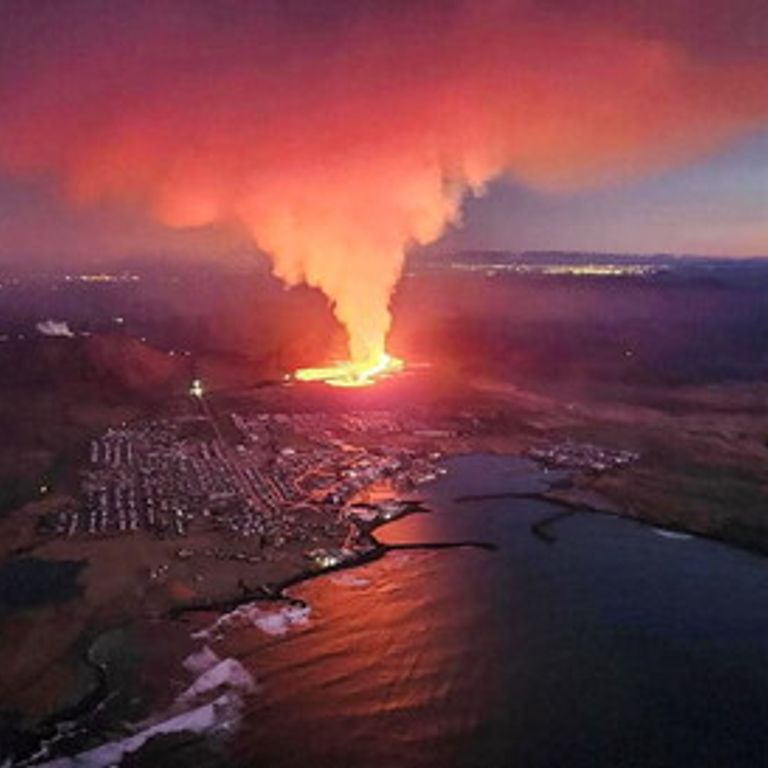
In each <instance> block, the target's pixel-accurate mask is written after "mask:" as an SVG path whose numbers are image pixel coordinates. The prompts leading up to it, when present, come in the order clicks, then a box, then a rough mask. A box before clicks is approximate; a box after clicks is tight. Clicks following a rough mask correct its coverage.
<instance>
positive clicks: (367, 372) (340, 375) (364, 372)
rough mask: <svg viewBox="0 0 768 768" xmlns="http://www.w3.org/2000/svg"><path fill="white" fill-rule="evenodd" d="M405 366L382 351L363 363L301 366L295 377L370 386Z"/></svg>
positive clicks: (301, 379) (343, 384)
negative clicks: (323, 366) (315, 366)
mask: <svg viewBox="0 0 768 768" xmlns="http://www.w3.org/2000/svg"><path fill="white" fill-rule="evenodd" d="M404 366H405V363H404V362H403V361H402V360H400V359H399V358H397V357H392V355H388V354H387V353H386V352H382V353H381V354H380V355H379V357H378V358H377V359H374V360H370V361H366V362H362V363H358V362H354V361H352V360H350V361H345V362H340V363H336V365H333V366H328V367H326V368H300V369H299V370H298V371H296V373H295V374H294V377H295V378H296V379H297V380H298V381H323V382H325V383H326V384H330V385H331V386H333V387H369V386H371V384H375V383H376V382H377V381H378V380H379V379H381V378H385V377H387V376H391V375H392V374H394V373H398V372H399V371H402V370H403V368H404Z"/></svg>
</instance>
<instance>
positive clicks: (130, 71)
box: [0, 0, 768, 360]
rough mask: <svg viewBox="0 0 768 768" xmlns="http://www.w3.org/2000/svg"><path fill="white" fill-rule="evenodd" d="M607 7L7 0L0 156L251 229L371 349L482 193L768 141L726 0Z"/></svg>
mask: <svg viewBox="0 0 768 768" xmlns="http://www.w3.org/2000/svg"><path fill="white" fill-rule="evenodd" d="M615 5H616V4H615V3H611V4H609V3H607V2H606V0H583V1H582V2H574V3H566V2H564V0H549V2H538V3H533V2H522V1H519V0H518V1H515V0H488V1H487V2H483V3H480V2H470V1H469V0H467V1H466V2H462V1H461V0H451V1H446V2H434V1H429V0H427V1H424V2H418V0H412V1H411V2H404V0H394V1H393V2H388V3H381V2H372V1H368V2H366V1H362V2H356V3H349V2H342V1H341V0H335V1H328V2H325V3H318V2H309V1H308V0H307V1H305V2H300V1H299V0H280V2H278V1H277V0H274V1H265V2H260V3H245V2H237V1H234V2H232V1H230V2H223V1H222V2H205V3H203V2H184V1H183V0H179V1H177V2H168V1H163V0H160V1H159V2H152V3H150V2H138V3H136V2H132V3H126V2H120V0H116V2H112V3H96V2H85V1H83V2H68V3H40V4H28V3H13V2H11V3H7V4H5V5H4V7H3V14H4V18H3V19H0V21H2V22H4V23H3V24H2V33H0V34H2V39H0V51H2V53H0V72H2V74H1V75H0V163H1V164H2V165H4V166H5V167H6V168H7V169H10V170H13V171H15V172H17V173H20V174H25V175H31V176H33V177H41V178H45V179H49V178H53V179H55V180H57V182H58V183H59V184H60V185H61V186H62V188H63V189H64V191H65V193H66V194H67V195H69V196H70V197H71V198H72V199H74V200H79V201H87V202H91V201H98V200H103V199H112V200H119V201H127V202H130V203H136V202H139V203H140V204H142V205H145V206H146V207H147V208H148V209H149V210H150V211H151V212H152V213H153V214H154V215H155V216H157V217H158V218H159V219H160V220H162V221H163V222H165V223H167V224H169V225H171V226H175V227H195V226H202V225H205V224H209V223H223V224H226V225H230V226H232V227H234V228H238V229H242V230H244V231H246V232H247V233H248V234H249V235H250V236H251V237H252V238H253V240H254V241H255V242H256V243H257V244H258V245H259V247H261V248H262V249H263V250H264V251H265V252H266V253H267V254H268V255H269V256H270V257H271V259H272V262H273V265H274V271H275V273H276V274H277V275H278V276H279V277H281V278H282V279H284V280H285V281H287V282H288V283H291V284H294V283H300V282H306V283H308V284H310V285H313V286H316V287H318V288H320V289H321V290H322V291H323V292H324V293H325V294H326V295H327V296H328V298H329V300H330V301H331V303H332V305H333V308H334V311H335V313H336V316H337V318H338V319H339V320H340V321H341V322H342V323H343V324H344V325H345V326H346V328H347V330H348V333H349V337H350V354H351V356H352V357H354V358H355V359H358V360H361V359H365V358H369V357H375V356H377V355H378V354H379V353H380V351H381V350H382V349H383V345H384V342H385V337H386V334H387V331H388V328H389V322H390V318H389V311H388V304H389V297H390V295H391V292H392V290H393V288H394V286H395V285H396V283H397V280H398V278H399V276H400V273H401V269H402V264H403V258H404V253H405V251H406V249H407V248H408V247H410V246H411V245H413V244H415V243H427V242H430V241H432V240H434V239H436V238H437V237H438V236H439V235H440V234H441V233H442V232H443V230H444V229H445V227H446V226H447V225H448V224H450V223H451V222H458V220H459V218H460V208H461V202H462V199H463V198H464V197H465V196H466V195H468V194H473V193H480V192H481V191H482V189H483V187H484V185H485V184H487V183H488V182H489V181H490V180H491V179H493V178H495V177H498V176H501V175H507V176H511V177H513V178H514V179H516V180H517V181H519V182H522V183H524V184H527V185H530V186H534V187H537V188H540V189H545V190H552V191H558V190H564V189H570V188H573V187H583V186H586V185H596V184H605V183H611V182H613V181H616V180H621V179H624V178H627V177H629V176H634V175H638V174H642V173H647V172H649V171H651V170H653V169H657V168H660V167H665V166H671V165H675V164H680V163H684V162H687V161H688V160H690V159H691V158H693V157H695V156H697V155H699V154H702V153H707V152H711V151H713V150H714V149H716V148H717V147H718V146H720V145H721V144H722V143H724V142H727V141H729V140H732V139H734V138H736V137H739V136H741V135H743V134H746V133H749V132H752V131H757V130H760V129H762V128H764V127H765V125H766V119H767V118H768V90H766V88H765V82H766V78H767V77H768V65H767V64H766V60H765V58H764V56H761V55H760V47H759V46H754V45H752V44H746V43H745V44H744V45H743V46H741V47H740V46H739V44H738V43H739V40H744V41H747V42H749V41H750V40H751V39H752V38H751V37H750V36H749V34H748V33H749V31H750V30H749V29H747V30H745V29H743V28H741V27H737V26H735V25H734V23H733V22H731V21H729V19H730V18H731V15H732V13H733V3H727V4H726V3H724V2H721V0H716V1H715V2H702V3H699V4H697V5H696V8H697V9H699V13H700V14H702V18H703V19H704V22H703V23H702V25H701V27H700V28H699V29H698V31H697V32H695V33H694V32H691V31H690V30H689V29H688V27H687V26H686V25H685V24H684V23H682V22H683V20H684V19H685V18H686V17H685V11H686V9H690V8H691V6H690V3H688V4H686V3H681V2H677V0H675V1H674V2H672V3H663V4H662V3H660V2H659V3H657V4H652V3H643V4H639V3H627V4H622V8H621V9H619V10H618V11H616V10H615V9H614V6H615ZM748 5H749V7H751V8H757V6H756V5H754V3H753V4H748ZM729 9H730V11H729ZM744 10H745V12H746V10H747V6H746V5H745V9H744ZM729 14H730V15H729ZM688 18H690V17H688ZM761 18H762V17H761ZM726 22H728V24H727V27H726V32H727V34H724V35H723V37H722V40H720V41H719V40H718V38H717V35H716V34H714V33H713V32H712V31H711V30H712V29H713V28H714V29H715V30H716V29H717V25H718V24H721V23H722V24H725V23H726ZM688 26H690V25H688ZM755 28H756V27H755V26H754V25H753V27H752V28H751V29H752V34H754V29H755ZM708 30H709V31H708Z"/></svg>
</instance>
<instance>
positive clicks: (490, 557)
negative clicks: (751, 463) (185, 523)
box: [62, 455, 768, 768]
mask: <svg viewBox="0 0 768 768" xmlns="http://www.w3.org/2000/svg"><path fill="white" fill-rule="evenodd" d="M444 469H445V470H446V472H445V474H444V475H441V476H440V477H439V478H438V479H437V480H436V481H434V482H433V483H431V484H429V485H427V486H424V487H423V493H424V498H425V500H426V502H427V504H428V506H429V508H430V510H431V511H430V512H428V513H423V514H422V513H419V514H414V515H411V516H409V517H406V518H403V519H401V520H398V521H396V522H394V523H391V524H388V525H387V526H385V527H383V528H381V529H379V531H378V534H377V535H378V536H379V538H380V539H381V540H382V541H385V542H387V543H390V544H415V543H421V542H456V543H460V542H465V541H480V542H486V543H490V544H493V545H495V547H496V548H495V549H494V550H489V549H482V548H477V547H472V546H467V547H457V548H454V549H440V550H430V549H423V550H421V549H405V550H399V551H398V550H395V551H393V552H390V553H389V554H387V555H386V556H385V557H383V558H382V559H380V560H378V561H375V562H373V563H370V564H368V565H365V566H362V567H358V568H354V569H350V570H346V571H339V572H335V573H331V574H328V575H326V576H322V577H320V578H316V579H313V580H311V581H308V582H305V583H304V584H302V585H301V586H299V587H296V588H294V589H293V591H292V593H291V594H292V596H293V597H296V598H300V599H301V600H302V601H304V602H305V604H306V605H305V606H304V607H299V606H296V605H294V606H290V607H287V608H281V609H275V608H267V607H264V606H260V607H255V608H253V609H252V612H251V614H248V610H249V609H245V610H244V611H240V613H238V614H237V615H235V616H231V617H225V619H224V620H219V621H218V622H216V624H214V625H212V626H211V627H209V628H208V629H204V630H202V631H200V630H198V640H199V643H200V650H199V651H198V652H197V654H196V655H195V656H194V657H191V658H190V659H189V660H188V663H187V667H188V669H189V670H190V674H192V673H194V674H195V675H197V678H196V682H195V683H193V684H192V685H193V686H194V685H197V686H198V688H199V689H201V690H204V689H210V690H214V689H215V690H216V692H217V695H218V696H219V699H217V701H219V702H220V707H219V709H218V710H216V708H215V707H214V708H213V709H211V710H210V711H208V712H207V715H206V716H205V717H203V718H202V721H201V722H198V723H196V726H199V727H193V728H191V730H196V731H197V732H198V734H197V735H196V736H194V737H192V738H189V739H181V740H180V739H176V740H168V741H167V742H166V743H165V745H164V747H163V748H161V749H158V748H157V747H155V749H154V750H152V752H151V757H147V756H146V754H147V753H146V750H143V751H138V752H137V753H136V755H135V756H134V757H135V762H133V759H134V758H131V759H130V760H129V761H128V763H130V764H131V765H134V764H135V765H150V764H151V765H156V766H162V765H166V764H167V765H182V764H195V765H206V764H207V765H212V766H213V765H215V766H259V767H262V766H263V767H264V768H308V767H311V768H340V767H345V768H347V767H351V768H357V767H358V766H360V767H362V766H365V768H470V767H471V768H495V767H496V766H498V767H499V768H502V767H503V768H508V767H510V766H520V767H521V768H596V767H598V768H599V767H601V766H606V768H625V767H631V766H644V767H651V766H652V767H653V768H662V767H666V766H669V767H670V768H672V767H673V766H674V767H675V768H680V767H681V766H694V767H695V768H704V767H706V766H712V768H738V767H739V766H765V765H768V727H766V723H768V560H765V559H764V558H761V557H758V556H755V555H752V554H749V553H746V552H743V551H739V550H737V549H734V548H731V547H728V546H725V545H723V544H720V543H717V542H712V541H707V540H703V539H700V538H697V537H693V536H691V537H686V536H680V535H674V536H670V535H668V532H665V531H659V530H657V529H654V528H653V527H651V526H647V525H642V524H640V523H638V522H636V521H632V520H628V519H623V518H618V517H612V516H608V515H599V514H591V513H577V514H572V515H569V516H566V517H559V515H560V514H561V513H562V509H561V508H559V507H557V506H554V505H552V504H551V503H548V502H545V501H539V500H536V499H530V498H527V499H526V498H515V497H514V496H512V495H510V496H505V495H504V494H505V493H510V494H514V493H520V492H534V491H537V490H541V489H543V488H545V487H547V484H548V483H550V482H551V480H552V474H551V473H547V472H546V471H545V470H544V469H543V468H541V467H539V466H537V465H536V464H533V463H531V462H529V461H527V460H524V459H520V458H511V457H501V456H493V455H468V456H460V457H456V458H452V459H450V460H448V461H447V462H446V463H445V465H444ZM467 496H469V497H471V498H469V499H467V498H463V497H467ZM550 518H551V519H552V522H550V523H549V524H547V528H546V530H547V536H545V537H542V536H541V535H537V530H540V524H541V522H542V521H546V520H549V519H550ZM222 648H226V653H227V657H226V658H222V654H223V652H222ZM206 676H207V677H206ZM222 680H230V682H231V683H232V686H233V690H234V689H236V691H237V696H236V698H235V699H230V700H229V701H224V702H223V703H221V702H222V699H221V688H220V687H216V686H218V685H219V684H220V683H221V682H222ZM201 681H202V682H201ZM196 691H197V689H194V688H193V689H192V692H191V693H190V694H189V697H190V698H189V700H190V701H191V700H193V699H194V696H196V695H197V693H196ZM198 692H199V691H198ZM185 695H186V694H185ZM233 702H234V704H233ZM197 716H198V717H201V716H202V715H201V714H200V712H197ZM183 722H184V721H183V720H181V721H179V722H178V723H176V725H178V726H179V728H178V729H177V730H181V726H182V725H183ZM193 725H195V724H194V723H193ZM170 730H171V731H172V730H174V728H170ZM203 743H204V744H205V748H204V749H203V747H202V744H203ZM136 746H137V745H134V747H136ZM142 753H143V754H145V758H144V760H142V759H141V755H142ZM107 754H108V755H111V759H119V758H120V756H121V754H122V753H114V752H113V753H107ZM193 756H194V757H193ZM102 757H104V753H102ZM190 760H192V761H193V762H190ZM147 761H149V762H147ZM128 763H126V764H128ZM62 764H63V763H62ZM72 764H75V763H72ZM81 764H83V765H86V764H87V765H96V764H98V760H96V762H92V761H91V762H83V763H77V765H81Z"/></svg>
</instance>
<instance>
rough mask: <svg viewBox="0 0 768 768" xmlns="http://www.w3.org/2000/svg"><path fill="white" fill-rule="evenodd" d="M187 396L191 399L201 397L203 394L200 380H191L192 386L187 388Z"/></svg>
mask: <svg viewBox="0 0 768 768" xmlns="http://www.w3.org/2000/svg"><path fill="white" fill-rule="evenodd" d="M189 394H190V395H192V397H202V396H203V395H204V394H205V390H204V389H203V382H202V381H201V380H200V379H193V380H192V384H190V386H189Z"/></svg>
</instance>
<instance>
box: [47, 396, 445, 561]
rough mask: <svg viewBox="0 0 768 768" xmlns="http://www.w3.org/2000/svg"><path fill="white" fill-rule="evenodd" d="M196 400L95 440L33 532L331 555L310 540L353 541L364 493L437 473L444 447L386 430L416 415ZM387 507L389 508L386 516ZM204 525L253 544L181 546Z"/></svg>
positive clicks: (393, 489)
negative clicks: (224, 407) (61, 499)
mask: <svg viewBox="0 0 768 768" xmlns="http://www.w3.org/2000/svg"><path fill="white" fill-rule="evenodd" d="M195 398H196V399H197V400H198V401H199V405H200V408H199V409H192V411H191V412H184V413H181V414H175V415H169V416H167V417H165V418H159V419H154V420H142V421H137V422H134V423H126V424H122V425H120V426H117V427H112V428H109V429H108V430H107V431H106V432H105V433H103V434H102V435H101V436H99V437H97V438H94V439H92V440H91V441H90V446H89V455H88V456H87V463H86V466H85V467H84V468H83V470H82V472H81V482H80V493H79V498H78V499H75V500H73V501H71V502H68V503H67V504H65V505H63V506H61V507H60V508H58V509H57V510H56V511H55V512H53V513H49V514H46V515H43V516H41V517H40V519H39V520H38V530H39V532H40V533H42V534H48V535H56V536H62V537H83V536H84V537H93V538H100V537H101V538H103V537H110V538H111V537H114V536H121V535H122V536H130V535H135V534H145V535H151V536H153V537H157V538H161V539H169V538H178V539H179V542H180V546H179V549H178V550H177V552H176V554H177V557H179V558H180V559H185V558H187V557H191V556H192V554H197V553H202V554H206V555H208V556H211V557H216V558H219V559H233V558H235V559H250V558H253V557H254V555H253V554H248V552H253V551H257V552H261V551H262V550H264V549H266V548H281V547H283V546H284V545H286V544H289V543H293V544H296V545H300V546H305V547H307V552H308V553H312V552H314V553H315V554H316V556H315V557H314V558H313V559H315V560H317V561H318V562H327V561H328V559H329V557H328V554H327V552H326V551H325V550H322V549H312V547H317V544H318V542H327V541H329V540H333V541H338V542H342V541H344V540H345V537H346V538H347V540H348V539H349V535H350V531H351V530H353V529H354V527H353V526H351V525H350V521H351V520H352V519H353V518H355V517H356V516H359V515H360V514H362V510H361V508H359V507H358V508H357V512H354V509H355V507H354V503H355V502H359V501H360V499H361V498H363V496H361V492H363V491H364V490H366V489H369V488H370V487H371V486H375V485H377V484H378V485H380V486H383V487H385V488H386V489H388V491H389V493H390V495H400V494H408V493H409V492H411V491H413V489H414V488H415V487H416V486H417V485H419V484H420V483H422V482H425V481H428V480H430V479H433V478H434V477H435V476H436V474H437V473H438V472H439V469H438V468H437V462H438V461H439V459H440V458H441V454H440V453H438V452H434V451H432V452H427V451H426V450H425V449H419V448H414V447H409V446H406V445H403V444H401V443H400V442H398V441H397V439H392V438H396V436H397V435H398V434H400V433H402V432H405V431H406V429H408V430H411V432H413V429H414V421H413V420H412V419H409V421H408V424H407V425H406V424H405V423H404V422H403V417H402V416H395V415H393V414H392V413H390V412H388V411H365V412H347V413H324V412H306V413H301V412H299V413H260V412H246V411H239V412H228V413H226V414H223V415H216V416H214V414H213V413H212V412H211V411H210V409H209V406H208V404H207V403H205V402H204V399H203V395H202V392H199V393H198V394H197V395H196V396H195ZM415 426H416V427H419V426H421V427H424V426H425V425H420V424H418V423H416V424H415ZM417 431H418V430H417ZM366 498H367V497H366ZM391 513H392V510H391V509H389V508H386V505H385V507H384V508H383V512H382V516H383V517H384V518H386V517H387V516H388V515H391ZM355 530H356V529H355ZM210 532H216V533H220V534H223V535H224V537H225V538H226V539H229V540H238V541H239V542H240V543H241V544H244V543H245V542H244V541H243V540H244V539H250V540H251V541H250V544H251V546H249V547H248V552H232V551H231V547H230V548H222V547H221V546H211V545H210V544H209V545H207V546H205V547H203V548H202V551H201V552H200V551H197V552H196V551H195V550H193V549H191V548H190V546H191V545H187V544H185V543H184V540H187V541H188V540H190V539H191V538H195V539H196V540H197V539H199V536H198V534H202V535H204V534H206V533H210Z"/></svg>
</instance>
